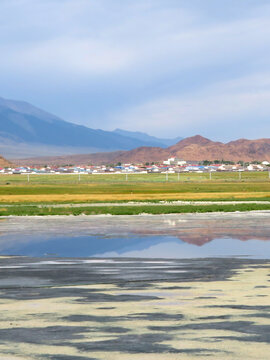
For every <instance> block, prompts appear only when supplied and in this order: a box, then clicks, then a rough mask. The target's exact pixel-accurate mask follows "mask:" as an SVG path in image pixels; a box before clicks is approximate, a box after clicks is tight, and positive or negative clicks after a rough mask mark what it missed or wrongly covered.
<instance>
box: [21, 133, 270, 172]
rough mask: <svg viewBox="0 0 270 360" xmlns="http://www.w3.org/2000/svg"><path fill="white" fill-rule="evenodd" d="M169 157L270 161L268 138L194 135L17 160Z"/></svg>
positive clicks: (137, 160)
mask: <svg viewBox="0 0 270 360" xmlns="http://www.w3.org/2000/svg"><path fill="white" fill-rule="evenodd" d="M169 157H177V158H180V159H184V160H190V161H203V160H231V161H239V160H243V161H255V160H259V161H264V160H267V161H270V139H259V140H246V139H239V140H236V141H231V142H229V143H226V144H224V143H222V142H215V141H211V140H209V139H207V138H205V137H203V136H200V135H196V136H192V137H189V138H186V139H183V140H180V141H179V142H178V143H177V144H175V145H173V146H170V147H168V148H165V149H164V148H161V147H145V146H143V147H138V148H136V149H133V150H130V151H114V152H106V153H96V154H84V155H72V156H60V157H44V158H32V159H26V160H22V161H19V163H20V164H22V165H26V164H28V165H37V166H38V165H44V164H50V165H63V164H81V165H87V164H96V165H99V164H115V163H117V162H121V163H146V162H149V163H150V162H162V161H164V160H167V159H168V158H169Z"/></svg>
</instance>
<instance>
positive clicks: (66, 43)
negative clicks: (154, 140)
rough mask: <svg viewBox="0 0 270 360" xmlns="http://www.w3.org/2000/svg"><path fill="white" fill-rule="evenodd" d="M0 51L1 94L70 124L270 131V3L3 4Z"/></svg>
mask: <svg viewBox="0 0 270 360" xmlns="http://www.w3.org/2000/svg"><path fill="white" fill-rule="evenodd" d="M0 54H1V56H0V69H1V71H0V96H2V97H5V98H11V99H18V100H26V101H28V102H30V103H32V104H34V105H36V106H39V107H41V108H43V109H45V110H47V111H49V112H52V113H54V114H56V115H58V116H60V117H61V118H63V119H65V120H67V121H72V122H75V123H78V124H84V125H87V126H89V127H92V128H102V129H106V130H113V129H115V128H116V127H120V128H123V129H127V130H136V131H146V132H148V133H150V134H152V135H156V136H163V137H165V136H166V137H175V136H192V135H195V134H201V135H204V136H206V137H209V138H212V139H214V140H221V141H229V140H232V139H236V138H242V137H246V138H251V139H252V138H259V137H269V134H270V120H269V119H270V1H269V0H266V1H263V0H203V1H202V0H188V1H186V0H183V1H182V0H136V1H134V0H1V1H0Z"/></svg>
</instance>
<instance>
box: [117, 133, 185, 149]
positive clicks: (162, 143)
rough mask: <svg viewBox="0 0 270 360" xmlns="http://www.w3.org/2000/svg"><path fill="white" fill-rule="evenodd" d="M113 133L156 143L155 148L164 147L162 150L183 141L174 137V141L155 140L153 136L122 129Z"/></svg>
mask: <svg viewBox="0 0 270 360" xmlns="http://www.w3.org/2000/svg"><path fill="white" fill-rule="evenodd" d="M114 132H115V133H117V134H120V135H123V136H128V137H131V138H133V139H138V140H142V141H147V142H151V143H153V145H154V144H155V143H156V144H155V146H159V147H164V148H166V147H168V146H171V145H174V144H176V143H178V142H179V141H180V140H183V138H182V137H176V138H174V139H163V138H157V137H155V136H150V135H148V134H146V133H143V132H139V131H127V130H122V129H115V130H114ZM153 145H152V146H153Z"/></svg>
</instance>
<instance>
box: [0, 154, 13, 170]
mask: <svg viewBox="0 0 270 360" xmlns="http://www.w3.org/2000/svg"><path fill="white" fill-rule="evenodd" d="M8 166H11V163H10V162H9V161H7V160H6V159H5V158H3V157H2V156H0V168H4V167H8Z"/></svg>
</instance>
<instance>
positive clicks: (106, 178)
mask: <svg viewBox="0 0 270 360" xmlns="http://www.w3.org/2000/svg"><path fill="white" fill-rule="evenodd" d="M269 176H270V175H269V173H268V172H266V171H264V172H240V173H239V172H225V173H222V172H212V174H211V181H213V182H215V181H225V182H226V181H228V182H235V181H237V182H238V181H245V182H249V181H259V182H260V181H267V180H269ZM208 181H210V174H209V173H180V174H179V175H178V174H168V175H167V174H154V173H153V174H128V175H126V174H97V175H87V174H81V175H80V176H79V175H78V174H63V175H62V174H56V175H55V174H50V175H46V174H44V175H36V174H30V175H29V183H31V184H45V185H46V184H47V185H49V184H78V183H80V184H93V183H126V182H135V183H137V182H139V183H145V182H150V183H153V182H161V183H164V182H208ZM7 183H10V184H22V185H23V184H28V176H27V175H0V185H5V184H7Z"/></svg>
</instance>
